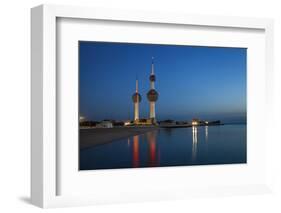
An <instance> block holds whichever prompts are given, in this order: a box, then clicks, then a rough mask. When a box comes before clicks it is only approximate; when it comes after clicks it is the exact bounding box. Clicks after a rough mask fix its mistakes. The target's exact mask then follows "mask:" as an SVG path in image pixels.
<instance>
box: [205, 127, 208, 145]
mask: <svg viewBox="0 0 281 213" xmlns="http://www.w3.org/2000/svg"><path fill="white" fill-rule="evenodd" d="M208 128H209V127H208V126H205V141H206V142H208V134H209V132H208V131H209V129H208Z"/></svg>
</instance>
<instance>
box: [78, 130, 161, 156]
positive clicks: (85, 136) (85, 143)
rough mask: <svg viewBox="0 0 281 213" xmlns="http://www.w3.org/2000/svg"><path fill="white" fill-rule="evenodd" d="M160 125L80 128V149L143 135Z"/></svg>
mask: <svg viewBox="0 0 281 213" xmlns="http://www.w3.org/2000/svg"><path fill="white" fill-rule="evenodd" d="M156 129H159V127H115V128H85V129H83V128H80V130H79V149H80V150H81V149H85V148H90V147H93V146H97V145H102V144H106V143H110V142H112V141H115V140H119V139H122V138H127V137H131V136H135V135H141V134H144V133H146V132H150V131H153V130H156Z"/></svg>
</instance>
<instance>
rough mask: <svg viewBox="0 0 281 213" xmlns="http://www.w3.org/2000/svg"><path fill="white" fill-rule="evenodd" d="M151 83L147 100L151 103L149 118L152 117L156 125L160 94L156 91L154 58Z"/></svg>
mask: <svg viewBox="0 0 281 213" xmlns="http://www.w3.org/2000/svg"><path fill="white" fill-rule="evenodd" d="M149 81H150V90H149V91H148V93H147V99H148V101H149V117H150V119H151V121H152V123H154V124H156V114H155V102H156V101H157V99H158V93H157V91H156V90H155V81H156V77H155V74H154V58H153V57H152V62H151V73H150V76H149Z"/></svg>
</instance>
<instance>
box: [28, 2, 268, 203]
mask: <svg viewBox="0 0 281 213" xmlns="http://www.w3.org/2000/svg"><path fill="white" fill-rule="evenodd" d="M272 30H273V24H272V20H270V19H255V18H235V17H223V18H222V17H216V16H191V15H186V14H160V13H148V12H141V11H121V10H120V11H118V10H110V9H108V10H100V9H95V8H79V7H66V6H52V5H43V6H39V7H36V8H33V9H32V38H31V39H32V147H31V153H32V162H31V167H32V175H31V176H32V189H31V198H32V203H34V204H35V205H38V206H41V207H56V206H73V205H86V204H87V205H88V204H98V203H116V202H138V201H143V200H165V199H177V198H185V197H194V196H214V195H228V194H253V193H264V192H269V191H270V183H269V181H268V180H269V179H268V177H270V172H269V171H268V161H267V160H266V159H267V158H266V147H268V146H269V145H270V143H269V142H270V140H269V137H270V129H269V123H270V119H271V116H270V112H271V108H272V104H273V99H272V97H271V92H272V90H273V87H272V86H273V85H272V78H273V72H272V71H273V67H272V66H273V65H272V64H273V63H272V55H273V53H272V47H273V41H272V40H273V39H272Z"/></svg>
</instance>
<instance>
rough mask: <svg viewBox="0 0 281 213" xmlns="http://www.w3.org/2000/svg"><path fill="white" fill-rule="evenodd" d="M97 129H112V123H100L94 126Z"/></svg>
mask: <svg viewBox="0 0 281 213" xmlns="http://www.w3.org/2000/svg"><path fill="white" fill-rule="evenodd" d="M96 127H98V128H112V127H113V123H112V122H111V121H101V122H100V123H99V124H97V125H96Z"/></svg>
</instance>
